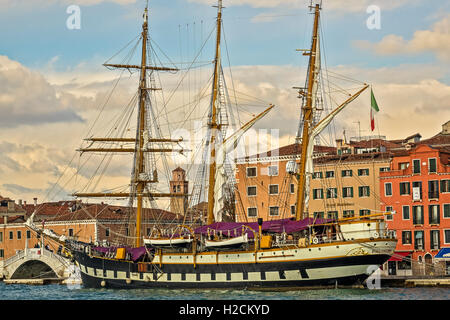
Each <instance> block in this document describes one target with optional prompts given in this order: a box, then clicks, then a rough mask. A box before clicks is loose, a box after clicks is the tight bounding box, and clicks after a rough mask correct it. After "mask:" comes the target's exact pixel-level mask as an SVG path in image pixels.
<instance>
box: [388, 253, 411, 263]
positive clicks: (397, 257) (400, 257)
mask: <svg viewBox="0 0 450 320" xmlns="http://www.w3.org/2000/svg"><path fill="white" fill-rule="evenodd" d="M409 254H411V251H406V252H405V251H396V252H394V254H393V255H392V257H390V258H389V260H388V261H402V260H403V258H404V257H406V256H407V255H409Z"/></svg>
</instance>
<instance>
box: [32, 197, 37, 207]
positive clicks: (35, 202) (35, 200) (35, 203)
mask: <svg viewBox="0 0 450 320" xmlns="http://www.w3.org/2000/svg"><path fill="white" fill-rule="evenodd" d="M33 200H34V205H35V206H37V198H33Z"/></svg>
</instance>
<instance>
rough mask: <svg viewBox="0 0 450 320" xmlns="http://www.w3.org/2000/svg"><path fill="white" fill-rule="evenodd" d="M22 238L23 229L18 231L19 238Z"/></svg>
mask: <svg viewBox="0 0 450 320" xmlns="http://www.w3.org/2000/svg"><path fill="white" fill-rule="evenodd" d="M20 239H22V231H17V240H20Z"/></svg>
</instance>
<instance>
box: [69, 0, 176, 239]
mask: <svg viewBox="0 0 450 320" xmlns="http://www.w3.org/2000/svg"><path fill="white" fill-rule="evenodd" d="M141 36H142V52H141V64H140V66H139V65H122V64H104V66H106V67H112V68H125V69H140V77H139V104H138V116H137V117H138V119H137V122H138V125H137V129H136V138H88V139H86V140H88V141H91V142H92V143H95V142H116V143H126V142H134V143H135V147H134V148H92V147H88V148H82V149H79V150H78V151H81V152H114V153H117V152H125V153H127V152H128V153H130V152H132V153H134V163H133V172H132V178H131V185H130V188H131V190H130V192H114V193H102V192H91V193H74V194H72V195H73V196H77V197H102V198H105V197H106V198H122V197H128V198H129V199H130V207H132V206H133V202H134V198H136V203H137V204H136V206H137V207H136V231H135V246H136V247H140V246H141V245H142V236H141V220H142V213H143V209H144V207H143V200H144V197H148V198H157V197H174V196H184V195H180V194H176V193H150V192H146V190H145V189H146V186H147V184H149V183H157V182H158V177H157V173H156V172H155V171H154V173H153V176H152V178H151V179H149V178H148V175H146V172H147V171H148V170H149V168H146V166H145V154H146V153H148V152H158V153H159V152H182V150H175V149H172V148H148V147H147V146H148V144H149V143H152V142H158V143H166V142H167V143H177V142H180V141H181V139H164V138H156V139H152V138H149V137H148V134H147V135H146V133H148V128H147V121H146V117H147V111H146V101H147V98H148V90H157V89H156V88H147V81H146V79H147V70H154V71H178V69H175V68H165V67H157V66H149V65H147V40H148V6H146V8H145V10H144V22H143V24H142V33H141ZM91 145H92V144H91Z"/></svg>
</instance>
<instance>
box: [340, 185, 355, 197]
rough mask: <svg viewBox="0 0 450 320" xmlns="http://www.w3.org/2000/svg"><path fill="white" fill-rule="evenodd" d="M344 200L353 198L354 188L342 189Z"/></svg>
mask: <svg viewBox="0 0 450 320" xmlns="http://www.w3.org/2000/svg"><path fill="white" fill-rule="evenodd" d="M342 197H343V198H353V187H342Z"/></svg>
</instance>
